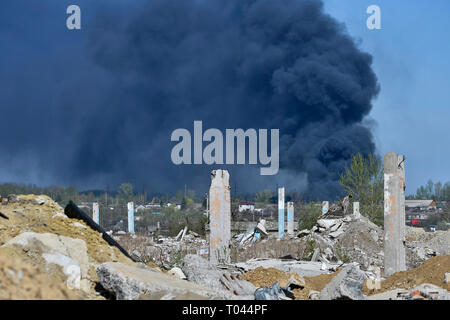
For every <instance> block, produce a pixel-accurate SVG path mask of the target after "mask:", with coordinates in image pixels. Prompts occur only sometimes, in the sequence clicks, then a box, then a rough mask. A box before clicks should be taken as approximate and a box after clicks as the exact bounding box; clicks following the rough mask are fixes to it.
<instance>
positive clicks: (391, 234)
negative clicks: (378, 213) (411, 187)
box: [384, 152, 406, 277]
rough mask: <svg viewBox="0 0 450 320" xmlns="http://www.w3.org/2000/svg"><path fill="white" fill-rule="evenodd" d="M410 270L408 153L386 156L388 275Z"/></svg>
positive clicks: (385, 243)
mask: <svg viewBox="0 0 450 320" xmlns="http://www.w3.org/2000/svg"><path fill="white" fill-rule="evenodd" d="M404 270H406V259H405V156H402V155H397V154H396V153H394V152H388V153H386V155H385V156H384V275H385V276H386V277H389V276H390V275H392V274H393V273H395V272H398V271H404Z"/></svg>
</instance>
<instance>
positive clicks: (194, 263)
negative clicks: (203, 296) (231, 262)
mask: <svg viewBox="0 0 450 320" xmlns="http://www.w3.org/2000/svg"><path fill="white" fill-rule="evenodd" d="M182 271H183V272H184V274H185V275H186V277H187V280H188V281H192V282H194V283H197V284H199V285H203V286H207V287H209V288H212V289H214V290H216V291H219V292H226V293H227V294H230V295H234V296H253V294H254V292H255V290H256V289H257V288H256V287H255V286H254V285H253V284H251V283H250V282H248V281H246V280H243V279H238V278H237V277H236V276H235V275H233V274H231V273H230V272H228V271H227V270H220V269H219V268H218V267H216V266H213V265H211V264H210V263H209V262H208V261H207V260H206V259H204V258H202V257H200V256H198V255H193V254H188V255H186V256H185V257H184V262H183V266H182Z"/></svg>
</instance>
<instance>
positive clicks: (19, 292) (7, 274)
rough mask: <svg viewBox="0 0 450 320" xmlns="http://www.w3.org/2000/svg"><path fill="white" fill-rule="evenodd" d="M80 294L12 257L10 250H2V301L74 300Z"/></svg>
mask: <svg viewBox="0 0 450 320" xmlns="http://www.w3.org/2000/svg"><path fill="white" fill-rule="evenodd" d="M79 298H80V296H79V293H78V292H76V291H72V290H69V289H68V288H67V286H66V285H65V283H64V282H61V281H58V280H56V279H54V278H53V277H50V276H49V275H47V274H46V273H45V272H44V271H43V270H41V269H40V268H39V267H38V266H33V265H30V264H29V263H27V262H25V261H23V260H21V259H20V258H15V257H11V255H10V254H9V253H8V249H3V248H2V249H0V299H14V300H16V299H19V300H36V299H45V300H68V299H70V300H73V299H79Z"/></svg>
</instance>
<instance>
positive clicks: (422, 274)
mask: <svg viewBox="0 0 450 320" xmlns="http://www.w3.org/2000/svg"><path fill="white" fill-rule="evenodd" d="M446 272H450V255H445V256H437V257H433V258H430V259H428V260H427V261H425V262H424V263H423V264H421V265H420V266H418V267H417V268H414V269H411V270H408V271H401V272H396V273H394V274H393V275H392V276H390V277H389V278H387V279H386V280H384V281H382V282H381V289H379V290H371V289H369V288H368V287H367V281H366V282H365V283H364V287H363V293H364V294H365V295H373V294H377V293H382V292H385V291H389V290H393V289H396V288H402V289H411V288H414V287H415V286H417V285H420V284H422V283H431V284H434V285H437V286H439V287H441V288H444V289H446V290H449V291H450V284H449V283H447V284H445V283H444V276H445V273H446Z"/></svg>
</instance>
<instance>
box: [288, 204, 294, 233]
mask: <svg viewBox="0 0 450 320" xmlns="http://www.w3.org/2000/svg"><path fill="white" fill-rule="evenodd" d="M287 234H288V235H290V236H293V235H294V203H293V202H288V203H287Z"/></svg>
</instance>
